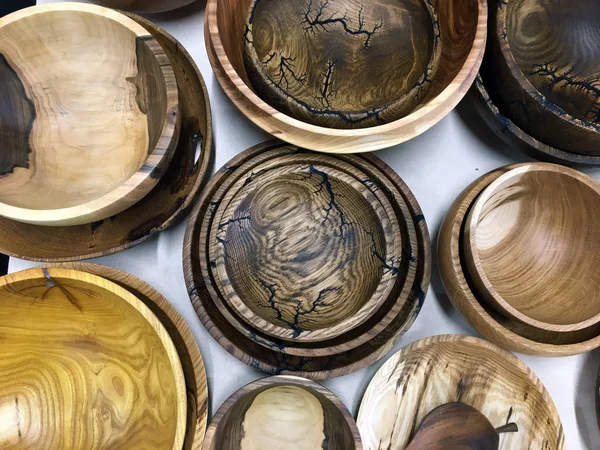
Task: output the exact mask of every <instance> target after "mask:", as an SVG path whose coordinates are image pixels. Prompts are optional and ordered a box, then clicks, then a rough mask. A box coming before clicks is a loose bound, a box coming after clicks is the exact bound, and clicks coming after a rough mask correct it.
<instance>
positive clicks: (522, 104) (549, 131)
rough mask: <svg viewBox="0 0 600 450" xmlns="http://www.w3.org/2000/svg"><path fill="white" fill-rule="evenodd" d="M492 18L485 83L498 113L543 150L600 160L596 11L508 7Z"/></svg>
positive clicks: (512, 0)
mask: <svg viewBox="0 0 600 450" xmlns="http://www.w3.org/2000/svg"><path fill="white" fill-rule="evenodd" d="M493 10H494V12H493V14H494V17H495V20H493V21H491V22H490V23H491V26H492V27H493V29H492V30H490V40H491V42H490V44H491V45H490V51H491V53H490V55H491V56H492V58H493V60H494V64H495V66H496V67H495V69H496V70H495V76H494V77H492V78H491V79H490V81H491V82H493V83H495V85H496V89H497V90H498V92H500V93H501V96H500V97H499V98H500V101H501V102H500V106H501V109H502V110H503V111H506V113H507V114H508V116H509V117H510V118H511V120H513V121H514V122H515V123H516V124H517V125H518V126H519V127H520V128H522V129H523V130H525V131H526V132H527V133H529V134H531V136H533V137H534V138H536V139H538V140H540V141H542V142H544V143H546V144H548V145H551V146H553V147H557V148H559V149H561V150H564V151H569V152H573V153H578V154H582V155H595V156H600V78H599V75H600V66H599V65H598V60H599V57H600V46H598V45H597V41H598V37H599V36H600V22H599V21H598V14H600V5H598V3H597V2H589V1H585V0H578V1H575V2H568V1H565V0H553V1H550V2H548V1H542V0H505V1H498V2H497V7H496V8H493Z"/></svg>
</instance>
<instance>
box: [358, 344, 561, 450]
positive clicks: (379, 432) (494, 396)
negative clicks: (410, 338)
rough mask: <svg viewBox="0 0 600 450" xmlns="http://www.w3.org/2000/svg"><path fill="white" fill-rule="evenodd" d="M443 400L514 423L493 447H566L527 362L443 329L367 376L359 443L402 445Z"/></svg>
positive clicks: (535, 449)
mask: <svg viewBox="0 0 600 450" xmlns="http://www.w3.org/2000/svg"><path fill="white" fill-rule="evenodd" d="M450 402H462V403H466V404H468V405H470V406H472V407H474V408H476V409H477V410H479V411H480V412H481V413H483V414H484V415H485V416H486V417H487V418H488V420H489V421H490V422H491V423H492V424H493V426H494V427H500V426H502V425H505V424H507V423H509V422H514V423H516V424H517V425H518V427H519V432H518V433H506V434H502V436H501V437H500V449H501V450H519V449H522V450H564V449H565V448H566V446H565V439H564V434H563V427H562V424H561V421H560V417H559V415H558V411H557V410H556V407H555V406H554V403H553V402H552V399H551V398H550V395H549V394H548V391H547V390H546V388H545V387H544V385H543V384H542V382H541V381H540V380H539V379H538V378H537V377H536V376H535V374H534V373H533V372H532V371H531V369H529V367H527V366H526V365H525V364H524V363H523V362H522V361H520V360H519V359H517V358H516V357H515V356H513V355H512V354H510V353H508V352H506V351H504V350H502V349H500V348H498V347H496V346H495V345H493V344H490V343H489V342H487V341H484V340H482V339H478V338H474V337H469V336H461V335H447V336H434V337H429V338H425V339H422V340H420V341H417V342H415V343H413V344H411V345H409V346H407V347H405V348H404V349H402V350H401V351H399V352H397V353H396V354H395V355H393V356H392V357H391V358H390V359H388V361H386V363H385V364H384V365H383V366H382V367H381V368H380V369H379V371H378V372H377V373H376V374H375V376H374V377H373V379H372V380H371V382H370V383H369V386H368V388H367V390H366V392H365V395H364V397H363V399H362V403H361V405H360V409H359V412H358V419H357V423H358V427H359V429H360V432H361V435H362V438H363V444H364V446H365V449H384V448H385V449H387V448H394V449H403V448H405V447H406V445H407V444H408V442H409V440H410V438H411V436H412V435H413V434H414V432H415V431H416V430H417V428H418V426H419V424H420V423H421V422H422V421H423V419H424V418H425V417H426V416H427V414H429V413H430V412H431V411H433V410H434V409H435V408H437V407H439V406H441V405H444V404H446V403H450ZM425 448H430V447H425ZM446 448H456V447H451V446H448V447H446ZM460 448H464V447H460ZM478 448H479V447H478Z"/></svg>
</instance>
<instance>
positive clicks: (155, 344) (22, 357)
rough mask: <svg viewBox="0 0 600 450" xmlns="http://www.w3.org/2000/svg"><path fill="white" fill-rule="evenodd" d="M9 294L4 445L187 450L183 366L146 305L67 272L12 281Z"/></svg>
mask: <svg viewBox="0 0 600 450" xmlns="http://www.w3.org/2000/svg"><path fill="white" fill-rule="evenodd" d="M0 294H1V295H0V297H1V301H0V310H1V311H2V313H1V314H0V334H1V335H2V358H0V373H1V374H2V380H3V382H2V386H1V387H0V398H1V399H2V402H3V403H2V404H3V411H4V414H3V426H2V431H1V432H0V440H1V441H2V442H3V443H8V444H9V446H14V448H40V447H43V448H47V449H64V448H105V447H107V446H117V447H120V448H134V447H137V446H139V445H142V443H143V445H144V446H145V447H146V448H154V449H161V450H163V449H170V448H172V449H173V450H179V449H181V448H182V445H183V441H184V438H185V430H186V417H187V404H186V387H185V380H184V376H183V372H182V368H181V363H180V361H179V357H178V355H177V350H176V348H175V346H174V345H173V342H172V341H171V339H170V337H169V335H168V333H167V331H166V330H165V328H164V327H163V325H162V324H161V323H160V321H159V320H158V318H157V317H156V316H155V315H154V314H153V313H152V312H151V311H150V310H149V309H148V307H146V306H145V305H144V304H143V303H142V302H141V301H140V300H138V299H137V298H136V297H135V296H133V295H132V294H131V293H130V292H129V291H127V290H125V289H123V288H121V287H119V286H117V285H116V284H114V283H111V282H110V281H108V280H105V279H103V278H100V277H97V276H95V275H91V274H87V273H84V272H78V271H74V270H67V269H61V268H43V269H30V270H25V271H22V272H18V273H16V274H11V275H7V276H5V277H3V278H2V279H0ZM15 324H17V325H15ZM150 355H151V356H150ZM42 424H43V426H42ZM77 424H87V426H85V427H81V426H78V425H77Z"/></svg>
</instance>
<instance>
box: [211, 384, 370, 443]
mask: <svg viewBox="0 0 600 450" xmlns="http://www.w3.org/2000/svg"><path fill="white" fill-rule="evenodd" d="M202 448H203V450H238V449H241V450H259V449H289V450H321V449H324V448H327V449H330V450H335V449H340V450H362V448H363V447H362V444H361V439H360V434H359V432H358V428H357V427H356V423H355V422H354V419H353V418H352V415H351V414H350V412H349V411H348V409H346V407H345V406H344V404H343V403H342V402H341V401H340V400H339V399H338V398H337V397H336V396H335V395H333V394H332V393H331V392H330V391H328V390H327V389H325V388H324V387H323V386H321V385H320V384H317V383H315V382H314V381H310V380H307V379H304V378H300V377H292V376H276V377H269V378H263V379H260V380H257V381H255V382H253V383H250V384H248V385H246V386H244V387H243V388H241V389H240V390H238V391H237V392H235V393H234V394H233V395H232V396H231V397H229V399H228V400H227V401H226V402H225V403H224V404H223V405H222V406H221V407H220V408H219V410H218V411H217V413H216V414H215V417H214V418H213V420H212V422H211V424H210V426H209V428H208V431H207V433H206V439H205V441H204V446H203V447H202Z"/></svg>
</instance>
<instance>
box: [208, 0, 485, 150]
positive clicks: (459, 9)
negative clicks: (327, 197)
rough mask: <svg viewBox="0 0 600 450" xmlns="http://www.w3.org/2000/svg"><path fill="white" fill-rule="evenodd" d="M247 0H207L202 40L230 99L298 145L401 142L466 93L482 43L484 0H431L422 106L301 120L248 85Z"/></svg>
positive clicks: (357, 146)
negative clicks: (368, 119) (436, 61)
mask: <svg viewBox="0 0 600 450" xmlns="http://www.w3.org/2000/svg"><path fill="white" fill-rule="evenodd" d="M251 2H252V0H208V3H207V9H206V16H205V28H204V29H205V38H206V39H205V40H206V46H207V51H208V55H209V59H210V62H211V64H212V66H213V70H214V72H215V75H216V77H217V80H218V81H219V83H220V84H221V86H222V87H223V89H224V90H225V93H226V94H227V96H228V97H229V98H230V99H231V100H232V101H233V103H234V104H235V105H236V106H237V107H238V108H239V109H240V110H241V111H242V113H244V114H245V115H246V116H247V117H248V118H249V119H250V120H252V121H253V122H254V123H255V124H257V125H258V126H259V127H261V128H262V129H264V130H265V131H267V132H268V133H270V134H272V135H274V136H276V137H277V138H280V139H283V140H284V141H287V142H290V143H292V144H295V145H298V146H300V147H304V148H309V149H312V150H319V151H323V152H334V153H356V152H365V151H374V150H378V149H382V148H386V147H390V146H393V145H396V144H400V143H402V142H405V141H407V140H409V139H412V138H413V137H415V136H417V135H419V134H421V133H423V132H424V131H426V130H427V129H429V128H430V127H432V126H433V125H435V124H436V123H437V122H439V121H440V120H441V119H442V118H443V117H444V116H445V115H446V114H447V113H448V112H450V111H451V110H452V108H454V106H456V104H457V103H458V102H459V101H460V100H461V99H462V98H463V96H464V95H465V94H466V92H467V90H468V88H469V86H470V85H471V83H472V82H473V80H474V79H475V76H476V75H477V71H478V69H479V65H480V64H481V59H482V58H483V52H484V49H485V40H486V26H487V3H486V2H485V1H484V0H477V3H476V4H474V2H473V1H472V0H452V1H448V0H433V1H432V3H433V6H434V8H435V11H436V12H437V15H438V17H439V19H440V29H441V39H442V42H443V45H442V47H443V48H442V56H441V60H440V67H439V69H438V73H437V76H436V77H435V79H434V82H433V83H432V85H431V87H430V89H429V92H428V93H427V95H426V98H425V100H424V101H422V102H421V103H422V104H423V106H422V107H421V108H420V109H418V110H417V111H414V112H413V113H411V114H409V115H408V116H406V117H403V118H402V119H399V120H395V121H393V122H390V123H388V124H385V125H379V126H375V127H369V128H363V129H355V130H342V129H335V128H325V127H321V126H316V125H311V124H307V123H305V122H302V121H300V120H297V119H294V118H292V117H290V116H288V115H286V114H284V113H283V112H280V111H278V110H276V109H275V108H273V107H272V106H269V105H268V104H267V103H266V102H265V101H264V100H262V99H261V98H260V97H259V96H258V95H257V94H256V93H255V92H254V91H253V90H252V88H251V87H250V81H249V78H248V74H247V72H246V69H245V66H244V61H243V48H244V44H243V34H244V29H245V27H244V24H245V22H246V14H247V11H248V10H249V7H250V4H251Z"/></svg>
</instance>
